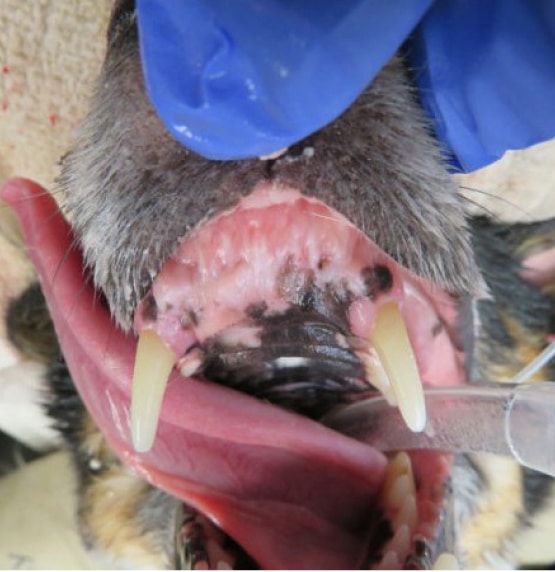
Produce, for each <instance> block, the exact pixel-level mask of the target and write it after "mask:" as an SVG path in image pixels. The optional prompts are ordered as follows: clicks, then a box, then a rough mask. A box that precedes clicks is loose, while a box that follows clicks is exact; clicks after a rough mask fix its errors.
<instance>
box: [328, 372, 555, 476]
mask: <svg viewBox="0 0 555 572" xmlns="http://www.w3.org/2000/svg"><path fill="white" fill-rule="evenodd" d="M425 399H426V409H427V414H428V420H427V424H426V428H425V429H424V431H423V432H421V433H413V432H412V431H411V430H410V429H408V427H407V426H406V424H405V422H404V421H403V418H402V417H401V415H400V413H399V410H398V409H397V408H396V407H392V406H390V405H389V404H388V403H387V401H386V400H385V398H383V397H381V396H379V397H373V398H370V399H367V400H365V401H361V402H358V403H355V404H353V405H349V406H347V407H345V408H343V409H342V410H341V411H338V412H335V413H333V414H331V415H328V416H326V418H325V419H324V420H323V422H324V423H326V424H327V425H329V426H330V427H333V428H334V429H336V430H338V431H340V432H342V433H345V434H347V435H350V436H351V437H354V438H356V439H359V440H361V441H364V442H366V443H368V444H370V445H372V446H373V447H376V448H377V449H380V450H382V451H392V450H406V449H440V450H445V451H453V452H463V451H465V452H469V451H476V452H478V451H482V452H488V453H498V454H503V455H511V456H513V457H514V458H515V459H516V460H517V461H518V462H520V463H521V464H522V465H525V466H527V467H530V468H532V469H536V470H537V471H541V472H542V473H546V474H549V475H551V476H555V383H553V382H537V383H529V384H525V385H517V386H515V385H508V384H499V385H495V386H485V387H484V386H473V385H466V386H461V387H450V388H428V389H425Z"/></svg>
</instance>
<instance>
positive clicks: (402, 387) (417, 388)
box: [370, 302, 426, 432]
mask: <svg viewBox="0 0 555 572" xmlns="http://www.w3.org/2000/svg"><path fill="white" fill-rule="evenodd" d="M370 341H371V343H372V345H373V346H374V349H375V350H376V354H377V356H378V357H379V360H380V362H381V364H382V366H383V369H384V371H385V373H386V375H387V377H388V379H389V384H390V386H391V387H392V388H393V393H394V395H395V401H396V402H397V404H398V406H399V411H400V412H401V415H402V416H403V419H404V420H405V423H406V424H407V426H408V427H409V429H410V430H411V431H415V432H418V431H423V430H424V428H425V427H426V403H425V401H424V392H423V390H422V381H421V380H420V374H419V373H418V366H417V364H416V358H415V357H414V352H413V350H412V346H411V343H410V339H409V336H408V333H407V328H406V326H405V322H404V320H403V315H402V314H401V311H400V310H399V307H398V305H397V304H396V303H395V302H387V303H385V304H383V305H382V306H380V308H378V312H377V315H376V321H375V324H374V329H373V330H372V333H371V334H370Z"/></svg>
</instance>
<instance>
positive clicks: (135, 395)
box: [130, 330, 176, 453]
mask: <svg viewBox="0 0 555 572" xmlns="http://www.w3.org/2000/svg"><path fill="white" fill-rule="evenodd" d="M175 361H176V359H175V356H174V354H173V352H172V351H171V350H170V349H169V348H168V346H167V345H166V344H165V342H164V341H163V340H162V338H160V336H158V334H156V333H155V332H153V331H152V330H143V331H142V332H141V333H140V334H139V342H138V344H137V354H136V356H135V369H134V370H133V385H132V388H131V414H130V415H131V438H132V440H133V447H134V448H135V451H137V452H139V453H145V452H146V451H149V450H150V448H151V447H152V444H153V443H154V437H155V435H156V429H157V427H158V418H159V417H160V409H161V407H162V398H163V397H164V391H165V389H166V385H167V382H168V378H169V376H170V373H171V371H172V369H173V366H174V363H175Z"/></svg>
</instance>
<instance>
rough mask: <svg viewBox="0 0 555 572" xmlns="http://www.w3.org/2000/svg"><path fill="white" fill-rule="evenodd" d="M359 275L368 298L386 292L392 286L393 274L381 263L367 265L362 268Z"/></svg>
mask: <svg viewBox="0 0 555 572" xmlns="http://www.w3.org/2000/svg"><path fill="white" fill-rule="evenodd" d="M361 275H362V279H363V280H364V284H365V285H366V293H367V296H369V297H370V298H375V297H376V296H377V295H378V294H380V293H385V292H388V291H389V290H390V289H391V287H392V286H393V276H392V275H391V271H390V270H389V268H388V267H387V266H383V265H381V264H377V265H376V266H367V267H366V268H363V269H362V271H361Z"/></svg>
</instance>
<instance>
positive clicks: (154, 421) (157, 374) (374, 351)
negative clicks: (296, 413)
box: [130, 301, 426, 453]
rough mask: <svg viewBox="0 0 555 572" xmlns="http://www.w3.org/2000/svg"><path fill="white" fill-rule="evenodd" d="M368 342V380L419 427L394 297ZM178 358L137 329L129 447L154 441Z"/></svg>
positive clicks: (411, 367) (415, 381)
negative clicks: (130, 442) (130, 444)
mask: <svg viewBox="0 0 555 572" xmlns="http://www.w3.org/2000/svg"><path fill="white" fill-rule="evenodd" d="M368 341H369V349H368V351H367V352H365V353H360V352H359V356H360V357H361V359H362V361H363V363H364V366H365V368H366V372H367V375H368V378H369V379H370V380H371V382H372V385H373V386H374V387H376V388H377V389H378V390H379V391H380V392H381V393H382V394H383V395H384V397H385V398H386V399H387V401H388V402H389V403H390V404H391V405H396V406H397V407H398V408H399V411H400V413H401V415H402V417H403V419H404V421H405V423H406V424H407V426H408V427H409V429H410V430H411V431H414V432H421V431H423V430H424V428H425V427H426V404H425V401H424V392H423V389H422V381H421V379H420V374H419V372H418V367H417V364H416V358H415V355H414V351H413V349H412V346H411V343H410V340H409V336H408V333H407V328H406V325H405V322H404V319H403V316H402V314H401V311H400V309H399V307H398V305H397V303H396V302H393V301H390V302H387V303H385V304H383V305H382V306H380V307H379V308H378V311H377V315H376V319H375V323H374V327H373V329H372V331H371V332H370V334H369V336H368ZM285 357H287V356H285ZM178 360H179V357H178V356H176V355H175V354H174V353H173V352H172V351H171V350H170V349H169V348H168V346H167V345H166V343H165V342H164V340H163V339H162V338H161V337H160V336H159V335H158V334H156V333H155V332H154V331H152V330H149V329H145V330H143V331H141V332H140V333H139V341H138V344H137V353H136V357H135V367H134V371H133V383H132V391H131V410H130V418H131V436H132V441H133V446H134V448H135V450H136V451H137V452H139V453H144V452H147V451H149V450H150V449H151V447H152V445H153V443H154V438H155V436H156V430H157V426H158V419H159V417H160V411H161V408H162V400H163V397H164V392H165V389H166V385H167V382H168V379H169V376H170V374H171V372H172V370H173V368H174V366H175V365H176V364H177V362H178ZM197 362H198V363H197ZM197 362H195V364H192V365H194V367H187V364H186V365H185V366H184V367H185V371H187V373H189V372H191V374H192V373H194V371H196V369H198V366H200V361H198V359H197ZM188 365H191V364H188ZM181 371H182V372H183V367H182V368H181Z"/></svg>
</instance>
